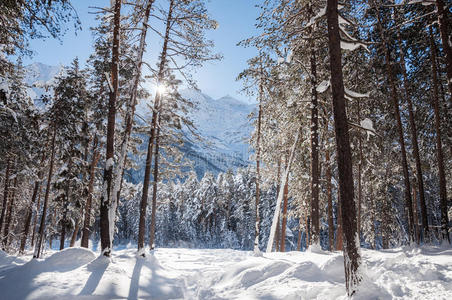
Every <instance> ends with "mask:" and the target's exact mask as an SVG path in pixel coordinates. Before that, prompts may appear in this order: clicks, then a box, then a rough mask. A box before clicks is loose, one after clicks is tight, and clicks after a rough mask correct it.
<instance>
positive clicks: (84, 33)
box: [24, 0, 260, 101]
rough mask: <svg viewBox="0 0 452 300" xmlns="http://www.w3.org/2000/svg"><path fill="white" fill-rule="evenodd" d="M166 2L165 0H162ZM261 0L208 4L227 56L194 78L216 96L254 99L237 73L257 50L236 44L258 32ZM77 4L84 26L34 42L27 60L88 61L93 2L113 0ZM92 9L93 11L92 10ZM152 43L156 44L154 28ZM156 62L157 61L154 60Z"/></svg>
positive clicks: (153, 52) (213, 35)
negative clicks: (54, 38)
mask: <svg viewBox="0 0 452 300" xmlns="http://www.w3.org/2000/svg"><path fill="white" fill-rule="evenodd" d="M158 2H160V3H163V5H165V1H163V0H160V1H158ZM258 2H260V1H257V0H210V1H208V3H207V7H208V9H209V12H210V14H211V16H212V17H213V18H214V19H215V20H217V21H218V22H219V25H220V26H219V28H218V29H217V30H215V31H211V32H209V33H208V37H209V38H210V39H212V40H213V41H214V42H215V51H216V52H219V53H221V54H223V56H224V59H223V60H222V61H219V62H209V63H206V64H205V66H204V67H202V68H201V69H198V70H197V72H196V73H195V74H194V78H195V79H196V80H197V82H198V86H199V88H200V89H201V90H202V91H203V92H204V93H206V94H208V95H210V96H211V97H213V98H220V97H222V96H225V95H227V94H229V95H231V96H234V97H236V98H238V99H241V100H247V101H252V99H248V98H247V96H246V95H244V94H239V91H240V89H241V87H242V85H241V83H240V82H236V81H235V78H236V77H237V75H238V74H239V73H240V72H241V71H242V70H243V69H244V68H246V61H247V59H249V58H251V57H252V56H254V55H256V50H255V49H252V48H243V47H239V46H236V44H237V43H238V42H239V41H240V40H243V39H245V38H248V37H250V36H252V35H255V34H256V30H255V29H254V24H255V22H256V17H257V16H258V14H259V10H258V9H257V8H256V7H255V4H256V3H258ZM72 3H73V5H74V7H75V8H76V10H77V13H78V15H79V17H80V20H81V22H82V30H81V31H78V32H77V34H74V30H72V27H71V28H69V30H68V32H67V33H66V35H65V36H64V37H63V38H62V41H61V42H59V41H57V40H52V39H47V40H44V41H42V40H35V41H32V42H31V45H30V46H31V47H30V48H31V49H32V50H34V51H35V54H34V56H33V57H32V58H27V59H25V61H24V63H25V64H28V63H31V62H42V63H45V64H49V65H58V64H64V65H66V64H69V63H70V62H71V61H72V60H73V59H74V58H75V57H76V56H77V57H79V59H80V60H81V61H85V60H86V59H87V58H88V56H89V55H90V53H91V50H92V48H91V44H92V35H91V32H90V31H89V28H90V26H94V25H95V24H96V23H95V15H94V14H92V12H93V11H95V10H94V9H93V8H89V7H90V6H98V7H105V6H108V5H109V3H110V1H109V0H73V1H72ZM90 12H91V13H90ZM150 34H151V36H150V37H149V39H150V40H149V41H148V44H149V45H152V44H153V43H152V39H153V38H155V37H152V32H150ZM159 48H160V47H158V46H156V47H152V49H150V50H149V53H148V54H147V56H146V57H147V58H148V59H149V60H152V59H153V57H156V56H157V54H158V53H157V52H158V51H159V50H158V49H159ZM151 64H152V65H154V64H155V62H152V61H151Z"/></svg>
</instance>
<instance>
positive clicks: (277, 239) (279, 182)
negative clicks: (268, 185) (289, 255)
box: [275, 157, 281, 252]
mask: <svg viewBox="0 0 452 300" xmlns="http://www.w3.org/2000/svg"><path fill="white" fill-rule="evenodd" d="M276 182H277V185H276V200H278V197H279V193H280V192H281V157H280V158H279V159H278V173H277V175H276ZM279 223H280V222H279V216H278V222H277V223H276V232H275V251H277V252H279V251H280V250H281V247H280V245H279V240H280V231H281V230H280V228H279Z"/></svg>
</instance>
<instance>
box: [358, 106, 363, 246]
mask: <svg viewBox="0 0 452 300" xmlns="http://www.w3.org/2000/svg"><path fill="white" fill-rule="evenodd" d="M357 104H358V122H357V124H360V122H361V105H360V100H358V101H357ZM358 147H359V162H358V227H357V230H358V238H360V237H361V211H362V201H363V188H362V168H363V141H362V136H361V132H358Z"/></svg>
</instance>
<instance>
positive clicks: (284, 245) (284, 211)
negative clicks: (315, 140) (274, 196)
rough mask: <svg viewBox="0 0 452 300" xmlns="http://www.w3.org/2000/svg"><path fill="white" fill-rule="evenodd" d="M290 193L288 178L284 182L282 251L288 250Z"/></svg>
mask: <svg viewBox="0 0 452 300" xmlns="http://www.w3.org/2000/svg"><path fill="white" fill-rule="evenodd" d="M286 166H287V164H286ZM288 193H289V180H286V182H285V184H284V190H283V194H284V195H283V197H284V202H283V203H284V204H283V215H282V224H281V243H280V245H281V249H280V250H281V252H285V251H286V225H287V198H288V197H287V195H288Z"/></svg>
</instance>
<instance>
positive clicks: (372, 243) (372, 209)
mask: <svg viewBox="0 0 452 300" xmlns="http://www.w3.org/2000/svg"><path fill="white" fill-rule="evenodd" d="M369 196H370V197H369V198H370V222H371V226H370V230H372V240H371V241H370V247H371V249H375V237H376V235H377V234H376V232H375V202H374V188H373V185H372V183H371V184H370V185H369Z"/></svg>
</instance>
